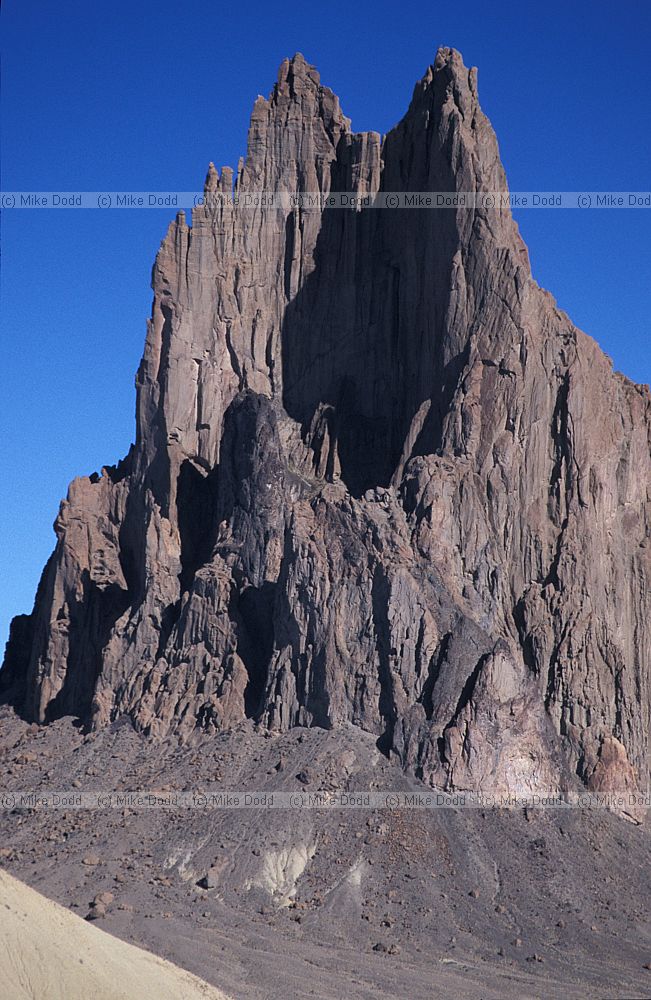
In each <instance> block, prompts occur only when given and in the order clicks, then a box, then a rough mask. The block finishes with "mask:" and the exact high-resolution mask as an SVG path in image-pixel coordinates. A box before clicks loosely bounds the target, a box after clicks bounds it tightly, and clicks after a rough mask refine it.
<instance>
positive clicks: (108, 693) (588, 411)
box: [0, 49, 651, 793]
mask: <svg viewBox="0 0 651 1000" xmlns="http://www.w3.org/2000/svg"><path fill="white" fill-rule="evenodd" d="M232 185H233V173H232V171H231V170H230V169H228V168H224V169H223V170H222V172H221V175H219V174H218V172H217V171H216V170H215V168H214V167H213V166H212V164H211V166H210V168H209V171H208V176H207V178H206V191H207V192H208V193H213V192H216V193H218V192H224V193H227V192H230V191H231V190H232ZM235 187H236V190H237V192H238V193H239V194H240V195H243V194H246V193H255V192H262V191H274V190H282V191H304V192H314V191H319V192H323V193H327V192H330V191H347V192H354V193H369V192H370V193H371V194H375V193H377V192H381V191H428V192H431V191H476V192H481V191H506V190H507V188H506V180H505V176H504V172H503V169H502V166H501V163H500V159H499V154H498V148H497V142H496V139H495V136H494V133H493V131H492V128H491V126H490V124H489V122H488V120H487V119H486V117H485V116H484V115H483V114H482V112H481V110H480V107H479V103H478V99H477V86H476V72H475V70H467V69H466V68H465V67H464V65H463V62H462V60H461V57H460V56H459V54H458V53H456V52H455V51H453V50H451V49H441V50H439V52H438V54H437V56H436V59H435V62H434V64H433V65H432V66H431V67H430V68H429V69H428V71H427V73H426V75H425V77H424V78H423V79H422V80H421V81H420V82H419V83H418V84H417V85H416V87H415V90H414V94H413V98H412V101H411V104H410V106H409V109H408V111H407V113H406V115H405V117H404V118H403V119H402V121H401V122H400V123H399V124H398V125H397V126H396V127H395V128H394V129H393V130H392V131H391V132H390V133H389V134H388V135H387V136H386V137H385V138H384V139H381V137H380V136H379V135H378V134H376V133H373V132H369V133H354V132H352V131H351V128H350V122H349V120H348V119H347V118H346V117H345V116H344V115H343V113H342V111H341V109H340V106H339V101H338V99H337V98H336V97H335V95H334V94H333V93H332V91H330V90H329V89H328V88H327V87H324V86H322V85H321V83H320V80H319V76H318V74H317V72H316V70H315V69H314V68H313V67H311V66H310V65H308V64H307V63H306V62H305V60H304V59H303V58H302V56H300V55H297V56H295V57H294V58H293V59H292V60H291V61H285V62H284V63H283V64H282V66H281V68H280V73H279V77H278V82H277V84H276V86H275V88H274V90H273V92H272V94H271V96H270V98H269V99H268V100H265V99H263V98H261V97H259V98H258V99H257V101H256V103H255V106H254V109H253V115H252V118H251V126H250V129H249V137H248V152H247V156H246V159H245V160H244V161H243V162H242V163H241V164H240V167H239V169H238V171H237V176H236V178H235ZM191 223H192V224H191V226H189V225H188V223H187V220H186V217H185V215H184V213H183V212H180V213H179V214H178V216H177V218H176V221H175V222H174V223H173V224H172V225H171V226H170V228H169V230H168V233H167V236H166V237H165V239H164V241H163V243H162V245H161V248H160V251H159V253H158V256H157V258H156V263H155V266H154V271H153V290H154V301H153V307H152V316H151V320H150V321H149V324H148V330H147V339H146V345H145V352H144V357H143V360H142V363H141V366H140V369H139V371H138V376H137V433H136V442H135V445H134V446H133V447H132V449H131V451H130V453H129V455H128V456H127V458H126V459H125V460H124V461H123V462H121V463H120V465H119V466H118V467H116V468H104V469H103V470H102V472H101V475H94V476H91V477H90V478H81V479H77V480H75V481H74V482H73V483H72V485H71V486H70V490H69V493H68V497H67V499H66V500H65V501H64V502H63V504H62V506H61V510H60V513H59V516H58V518H57V521H56V524H55V531H56V535H57V545H56V549H55V551H54V553H53V555H52V557H51V558H50V560H49V562H48V564H47V566H46V568H45V571H44V574H43V577H42V580H41V583H40V586H39V590H38V594H37V598H36V603H35V607H34V611H33V613H32V614H31V615H30V616H22V617H20V618H17V619H15V621H14V624H13V626H12V632H11V638H10V642H9V644H8V647H7V655H6V660H5V667H4V669H3V671H2V674H1V675H0V677H1V679H2V684H3V688H4V692H5V694H4V697H5V698H6V699H8V700H11V701H12V702H13V703H14V704H15V705H16V706H17V707H18V708H19V710H20V711H21V712H22V713H23V714H25V715H26V716H27V717H28V718H30V719H33V720H36V721H38V722H48V721H50V720H53V719H55V718H57V717H59V716H62V715H68V714H74V715H77V716H79V717H81V719H82V720H83V721H84V723H85V724H87V725H88V726H90V727H94V728H96V727H102V726H105V725H106V724H107V723H109V722H110V721H111V720H114V719H116V718H118V717H119V716H121V715H126V716H129V717H130V718H131V719H132V720H133V722H134V724H135V725H136V726H137V727H138V728H140V729H142V730H144V731H146V732H149V733H151V734H153V735H157V736H161V737H162V736H165V735H168V734H177V735H178V736H179V737H181V738H182V739H184V740H187V739H190V738H192V737H193V736H194V735H195V734H198V733H202V732H203V733H210V732H213V731H215V730H218V729H221V728H223V727H228V726H229V725H232V724H233V723H235V722H237V721H239V720H241V719H243V718H244V717H251V718H254V719H256V720H259V721H260V723H261V724H262V725H264V726H267V727H269V728H272V729H281V730H284V729H287V728H289V727H292V726H322V727H336V726H339V725H342V724H346V723H351V724H353V725H355V726H359V727H361V728H362V729H364V730H366V731H368V732H371V733H373V734H374V735H375V736H376V737H377V740H378V745H379V746H380V747H381V748H382V749H383V750H384V751H385V752H387V753H391V754H394V755H397V756H398V757H399V759H400V760H401V762H402V764H403V766H404V767H405V768H406V769H409V770H411V771H412V772H413V773H415V774H416V775H418V776H419V777H422V778H423V779H424V780H425V781H427V782H430V783H433V784H437V785H445V786H446V787H448V788H483V789H491V790H495V789H498V790H509V791H512V792H519V793H525V792H527V791H534V790H540V789H545V790H551V789H559V788H563V787H565V786H566V784H567V782H570V781H573V780H577V779H578V780H581V781H583V782H585V783H586V784H587V785H588V787H594V788H599V789H615V788H617V789H623V788H634V787H636V786H637V787H638V788H644V789H646V788H647V786H648V779H649V756H648V740H649V729H650V718H649V704H650V691H649V684H650V673H651V670H650V665H651V651H650V642H651V614H650V611H651V549H650V547H649V536H650V533H651V529H650V516H651V505H650V494H649V491H650V489H651V452H650V438H651V396H650V393H649V390H648V387H646V386H645V387H642V386H638V385H634V384H633V383H631V382H630V381H628V380H627V379H626V378H624V377H623V376H621V375H619V374H618V373H616V372H614V371H613V369H612V365H611V362H610V361H609V359H608V358H607V357H606V356H605V355H604V354H603V353H602V352H601V351H600V349H599V348H598V346H597V345H596V344H595V343H594V342H593V341H592V340H591V339H590V338H589V337H587V336H586V335H585V334H584V333H582V332H581V331H580V330H578V329H577V328H576V327H575V326H574V325H573V324H572V322H571V321H570V320H569V318H568V317H567V316H566V315H565V314H564V313H562V312H561V311H560V310H559V309H558V308H557V307H556V305H555V303H554V300H553V299H552V297H551V296H550V295H549V294H548V293H547V292H545V291H543V290H542V289H540V288H539V287H538V285H537V284H536V283H535V281H534V280H533V279H532V277H531V273H530V268H529V263H528V256H527V251H526V248H525V246H524V244H523V242H522V240H521V238H520V236H519V234H518V229H517V226H516V224H515V222H514V221H513V219H512V217H511V214H510V211H509V210H508V208H506V207H504V206H503V205H501V204H498V205H496V206H495V207H482V208H476V209H467V208H458V209H449V208H445V209H428V210H422V211H410V210H404V209H397V210H392V209H366V210H365V209H361V210H357V211H351V210H339V209H325V210H324V211H310V210H303V209H298V208H297V209H294V210H289V209H286V208H283V207H282V206H280V205H278V204H274V205H264V204H262V205H260V206H259V207H257V208H255V209H251V208H244V207H242V206H241V205H233V204H230V203H228V201H227V200H226V199H222V200H221V201H220V200H219V199H207V201H206V204H205V205H203V206H200V207H198V208H195V209H194V210H193V212H192V220H191Z"/></svg>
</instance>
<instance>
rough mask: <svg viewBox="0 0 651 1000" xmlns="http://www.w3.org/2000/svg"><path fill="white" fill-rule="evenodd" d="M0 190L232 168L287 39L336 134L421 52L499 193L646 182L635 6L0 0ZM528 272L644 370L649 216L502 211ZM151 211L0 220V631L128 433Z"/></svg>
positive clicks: (170, 177)
mask: <svg viewBox="0 0 651 1000" xmlns="http://www.w3.org/2000/svg"><path fill="white" fill-rule="evenodd" d="M1 20H2V38H3V51H2V135H3V143H2V188H3V190H7V191H8V190H56V189H62V190H73V189H74V190H83V191H97V190H116V189H121V190H147V189H152V190H165V189H167V190H169V189H177V190H196V189H197V187H200V186H201V184H202V182H203V178H204V175H205V172H206V166H207V163H208V161H209V160H214V161H215V162H216V163H217V165H218V166H221V165H222V164H231V165H233V166H235V165H236V164H237V159H238V157H239V156H240V155H241V154H242V153H243V152H244V147H245V140H246V132H247V127H248V119H249V115H250V111H251V107H252V105H253V101H254V99H255V97H256V96H257V94H258V93H261V94H265V95H266V94H268V93H269V91H270V90H271V87H272V86H273V83H274V81H275V78H276V74H277V69H278V66H279V64H280V62H281V60H282V59H283V58H284V57H285V56H287V55H292V54H293V53H294V52H295V51H301V52H303V54H304V55H305V57H306V59H308V61H310V62H312V63H314V64H315V65H316V66H317V67H318V68H319V70H320V72H321V78H322V80H323V82H324V83H326V84H328V85H329V86H331V87H332V88H333V89H334V90H335V92H336V93H337V94H338V95H339V97H340V99H341V101H342V106H343V109H344V112H345V113H346V114H347V115H348V116H349V117H350V118H352V122H353V128H355V129H356V130H362V129H371V128H372V129H375V130H377V131H380V132H386V131H388V130H389V129H390V128H391V126H392V125H394V124H395V123H396V122H397V121H398V120H399V119H400V117H401V116H402V115H403V113H404V111H405V110H406V107H407V104H408V102H409V98H410V96H411V92H412V88H413V85H414V83H415V81H416V80H417V79H419V78H420V77H421V76H422V74H423V73H424V71H425V69H426V67H427V65H428V64H429V63H430V62H432V60H433V58H434V55H435V52H436V49H437V47H438V46H439V45H451V46H454V47H455V48H458V49H459V50H460V51H461V52H462V54H463V56H464V59H465V61H466V64H467V65H477V66H478V67H479V93H480V100H481V103H482V107H483V109H484V111H485V112H486V113H487V114H488V116H489V117H490V119H491V120H492V122H493V125H494V127H495V129H496V132H497V135H498V139H499V142H500V148H501V152H502V158H503V161H504V164H505V166H506V170H507V175H508V179H509V184H510V187H511V189H512V190H514V191H515V190H535V189H543V190H553V189H556V190H571V191H575V190H603V189H608V190H648V189H649V188H651V111H650V109H651V59H650V58H649V46H650V42H651V7H650V5H649V4H647V3H644V2H642V0H635V2H630V0H629V2H626V0H624V2H621V3H619V4H612V3H610V2H604V0H597V2H594V0H593V2H591V3H586V2H581V0H578V2H577V0H571V2H567V0H565V2H564V3H557V2H555V0H548V2H545V3H544V4H543V3H532V4H523V3H522V2H518V3H514V2H505V3H490V2H487V0H479V2H475V0H466V2H464V3H463V4H450V3H446V4H437V3H432V2H424V3H413V2H409V0H402V2H401V3H398V4H396V3H395V2H391V3H384V2H378V0H375V2H372V3H369V2H358V3H354V4H353V3H340V2H338V0H329V2H328V3H327V4H298V3H292V4H289V3H286V2H285V0H276V2H275V3H268V2H266V3H257V2H255V3H243V4H228V5H226V4H220V3H209V2H205V3H200V2H198V0H184V2H182V3H178V2H175V3H172V2H171V0H157V2H155V3H154V2H150V0H139V2H137V3H133V2H130V3H127V2H125V0H112V2H111V3H110V4H109V3H104V2H102V0H96V2H93V3H88V2H87V0H85V2H82V0H61V2H60V3H57V4H53V3H52V4H43V2H42V0H20V2H18V0H5V3H4V4H3V6H2V14H1ZM515 214H516V217H517V218H518V221H519V223H520V226H521V230H522V233H523V235H524V238H525V240H526V242H527V243H528V245H529V249H530V254H531V260H532V267H533V272H534V276H535V277H536V278H537V280H538V281H539V283H540V284H542V285H544V286H545V287H547V288H549V289H550V291H552V293H553V294H554V295H555V296H556V298H557V300H558V302H559V304H560V306H561V307H562V308H564V309H566V310H567V311H568V312H569V313H570V315H571V317H572V319H573V320H574V322H575V323H577V324H578V325H579V326H581V327H582V328H583V329H584V330H586V331H587V332H588V333H590V334H592V335H593V336H594V337H595V338H596V339H597V340H598V341H599V342H600V343H601V345H602V346H603V347H604V349H605V350H606V351H607V352H608V353H609V354H610V355H611V356H612V357H613V359H614V361H615V364H616V367H617V368H619V369H620V370H621V371H623V372H625V373H626V374H627V375H629V376H630V377H632V378H634V379H635V380H636V381H639V382H649V381H651V357H650V355H649V333H650V320H649V315H650V313H651V281H650V278H651V238H650V236H651V212H650V211H649V210H647V211H644V210H636V211H623V210H619V211H613V210H611V211H601V212H600V211H586V212H581V211H578V210H572V211H569V210H568V211H553V210H549V211H529V212H527V211H526V210H523V211H520V212H516V213H515ZM169 220H170V213H169V211H165V210H161V211H159V210H155V211H152V210H130V211H120V212H117V211H116V212H101V211H98V210H95V211H70V212H66V211H65V210H47V211H34V212H26V211H22V212H13V213H12V212H11V211H6V212H3V216H2V274H1V281H2V287H1V307H2V352H1V355H0V358H1V362H0V379H1V384H0V408H1V413H0V419H1V426H2V434H1V437H0V463H1V467H2V468H1V474H0V484H1V491H2V493H1V496H0V645H1V644H3V643H4V641H5V637H6V633H7V628H8V622H9V619H10V617H11V616H12V615H13V614H15V613H18V612H24V611H30V610H31V607H32V602H33V596H34V591H35V588H36V585H37V582H38V578H39V575H40V571H41V569H42V567H43V565H44V563H45V561H46V558H47V556H48V554H49V552H50V551H51V549H52V547H53V544H54V535H53V532H52V522H53V520H54V518H55V516H56V513H57V509H58V505H59V501H60V499H61V498H62V497H63V496H65V493H66V490H67V485H68V482H69V481H70V479H71V478H73V477H74V476H75V475H80V474H88V473H91V472H93V471H94V470H96V469H99V468H100V467H101V466H102V465H104V464H108V463H112V462H115V461H116V460H117V459H118V458H120V457H121V456H123V455H124V454H125V453H126V451H127V450H128V447H129V444H130V443H131V441H132V440H133V436H134V400H135V395H134V387H133V381H134V374H135V371H136V368H137V365H138V361H139V358H140V353H141V350H142V345H143V340H144V334H145V319H146V316H147V315H148V313H149V309H150V303H151V292H150V288H149V280H150V271H151V265H152V262H153V258H154V255H155V252H156V249H157V247H158V245H159V242H160V240H161V238H162V236H163V235H164V232H165V229H166V227H167V223H168V221H169Z"/></svg>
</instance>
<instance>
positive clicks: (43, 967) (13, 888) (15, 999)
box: [0, 870, 226, 1000]
mask: <svg viewBox="0 0 651 1000" xmlns="http://www.w3.org/2000/svg"><path fill="white" fill-rule="evenodd" d="M0 983H1V984H2V986H1V987H0V991H1V993H2V996H3V997H7V998H11V1000H88V998H89V997H92V998H93V1000H144V998H146V997H152V998H153V997H155V998H156V1000H226V997H225V994H224V993H221V992H220V991H219V990H217V989H215V988H214V987H213V986H210V985H209V984H208V983H205V982H204V981H203V980H201V979H197V978H196V976H193V975H191V974H190V973H189V972H185V971H184V970H183V969H179V968H178V967H177V966H176V965H172V963H171V962H166V961H164V960H163V959H162V958H158V957H157V956H156V955H152V954H150V953H149V952H147V951H143V950H142V949H141V948H135V947H134V946H133V945H130V944H125V942H124V941H120V940H119V939H118V938H115V937H112V936H111V935H110V934H106V933H105V932H104V931H101V930H100V929H99V928H98V927H94V926H92V925H91V924H89V923H87V922H86V921H85V920H82V919H81V918H80V917H77V916H75V915H74V914H73V913H69V912H68V910H66V909H64V908H63V907H62V906H59V904H58V903H54V902H52V901H51V900H49V899H46V897H45V896H41V895H40V893H38V892H34V890H33V889H30V888H29V886H27V885H25V884H24V883H23V882H19V881H18V880H17V879H14V878H12V877H11V876H10V875H8V874H7V873H6V872H5V871H2V870H0Z"/></svg>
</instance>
